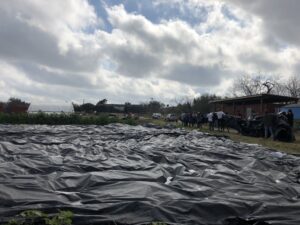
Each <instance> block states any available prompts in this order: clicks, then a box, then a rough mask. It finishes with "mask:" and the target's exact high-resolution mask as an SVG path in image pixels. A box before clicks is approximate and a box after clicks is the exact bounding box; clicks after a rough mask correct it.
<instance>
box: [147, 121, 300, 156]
mask: <svg viewBox="0 0 300 225" xmlns="http://www.w3.org/2000/svg"><path fill="white" fill-rule="evenodd" d="M143 122H147V123H153V124H156V125H160V126H164V125H166V124H167V123H170V122H166V121H164V120H154V119H144V121H143ZM172 124H174V125H176V126H177V127H182V125H181V124H180V123H175V122H172ZM186 129H197V128H186ZM198 130H199V131H202V132H206V133H210V134H213V135H226V136H228V137H229V138H230V139H231V140H233V141H236V142H245V143H250V144H259V145H262V146H264V147H267V148H270V149H274V150H277V151H281V152H286V153H290V154H297V155H300V132H299V131H298V132H295V136H296V141H295V142H292V143H287V142H279V141H273V140H271V139H265V138H257V137H248V136H243V135H241V134H238V133H237V131H235V130H232V129H230V131H229V133H228V132H220V131H210V130H209V129H208V127H207V126H203V128H202V129H198Z"/></svg>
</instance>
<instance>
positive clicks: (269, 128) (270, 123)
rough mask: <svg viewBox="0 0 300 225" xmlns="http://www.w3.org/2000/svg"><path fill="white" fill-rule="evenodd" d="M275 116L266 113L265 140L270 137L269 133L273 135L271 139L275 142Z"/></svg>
mask: <svg viewBox="0 0 300 225" xmlns="http://www.w3.org/2000/svg"><path fill="white" fill-rule="evenodd" d="M274 117H275V116H274V114H272V113H268V111H266V112H265V115H264V118H263V122H264V128H265V138H268V137H269V133H270V135H271V138H272V139H273V140H274V132H273V129H274V125H275V121H274Z"/></svg>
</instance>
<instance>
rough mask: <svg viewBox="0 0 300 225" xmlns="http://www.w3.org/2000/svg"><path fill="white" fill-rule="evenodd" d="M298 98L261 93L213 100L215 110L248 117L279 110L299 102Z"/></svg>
mask: <svg viewBox="0 0 300 225" xmlns="http://www.w3.org/2000/svg"><path fill="white" fill-rule="evenodd" d="M297 102H298V98H294V97H288V96H281V95H271V94H259V95H250V96H243V97H237V98H225V99H221V100H215V101H211V102H210V103H211V104H213V106H214V111H215V112H216V111H223V112H226V113H229V114H231V115H240V116H241V117H244V118H248V117H249V116H250V115H252V114H256V115H263V114H264V112H265V111H268V112H278V111H279V110H280V108H281V107H282V106H284V105H287V104H292V103H297Z"/></svg>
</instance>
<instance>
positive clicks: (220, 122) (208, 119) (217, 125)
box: [180, 111, 227, 131]
mask: <svg viewBox="0 0 300 225" xmlns="http://www.w3.org/2000/svg"><path fill="white" fill-rule="evenodd" d="M226 116H227V114H226V113H224V112H222V111H219V112H211V113H208V114H200V113H183V114H182V115H181V117H180V120H181V121H182V123H183V125H184V126H186V127H197V128H202V126H203V124H205V123H208V124H209V130H212V131H213V130H215V129H217V130H218V131H224V130H225V118H226Z"/></svg>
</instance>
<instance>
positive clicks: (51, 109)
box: [28, 103, 74, 114]
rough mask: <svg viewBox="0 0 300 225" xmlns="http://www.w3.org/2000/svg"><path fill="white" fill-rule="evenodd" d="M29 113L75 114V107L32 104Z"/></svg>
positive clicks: (69, 105) (70, 105)
mask: <svg viewBox="0 0 300 225" xmlns="http://www.w3.org/2000/svg"><path fill="white" fill-rule="evenodd" d="M28 112H29V113H38V112H43V113H47V114H51V113H73V112H74V107H73V105H72V104H64V105H39V104H33V103H32V104H30V106H29V109H28Z"/></svg>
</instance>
